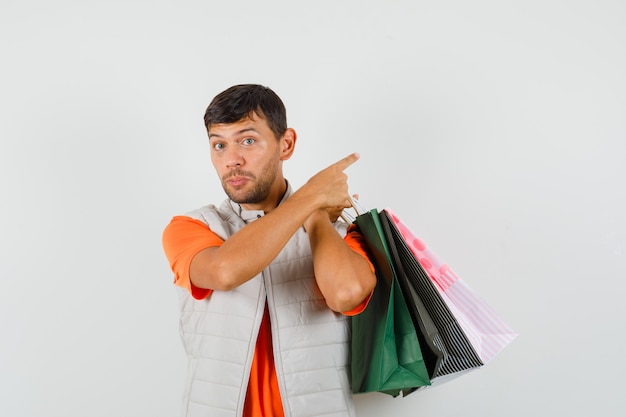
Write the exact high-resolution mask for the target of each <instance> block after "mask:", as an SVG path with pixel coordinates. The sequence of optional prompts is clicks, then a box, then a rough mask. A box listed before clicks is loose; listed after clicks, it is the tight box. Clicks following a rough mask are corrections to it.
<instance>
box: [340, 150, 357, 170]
mask: <svg viewBox="0 0 626 417" xmlns="http://www.w3.org/2000/svg"><path fill="white" fill-rule="evenodd" d="M360 157H361V156H360V155H359V154H358V153H356V152H355V153H352V154H350V155H348V156H346V157H345V158H342V159H340V160H339V161H337V162H335V166H336V167H337V168H339V169H340V170H342V171H343V170H345V169H346V168H348V167H349V166H350V165H352V164H354V163H355V162H356V161H358V160H359V158H360Z"/></svg>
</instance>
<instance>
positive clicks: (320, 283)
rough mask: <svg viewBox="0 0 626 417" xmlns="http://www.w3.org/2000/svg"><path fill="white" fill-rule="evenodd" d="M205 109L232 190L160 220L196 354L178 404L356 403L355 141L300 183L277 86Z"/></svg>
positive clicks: (329, 408)
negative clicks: (290, 162) (345, 217)
mask: <svg viewBox="0 0 626 417" xmlns="http://www.w3.org/2000/svg"><path fill="white" fill-rule="evenodd" d="M204 122H205V125H206V127H207V131H208V135H209V144H210V147H211V162H212V163H213V166H214V167H215V170H216V171H217V174H218V176H219V178H220V180H221V182H222V187H223V188H224V191H225V192H226V194H227V196H228V199H227V200H226V201H224V202H223V203H222V204H221V205H220V206H219V207H216V206H213V205H209V206H205V207H202V208H200V209H198V210H195V211H192V212H190V213H188V214H187V215H185V216H176V217H174V218H173V219H172V221H171V222H170V224H169V225H168V226H167V227H166V228H165V230H164V232H163V247H164V250H165V253H166V255H167V258H168V260H169V262H170V265H171V267H172V271H173V272H174V276H175V283H176V285H177V286H178V287H179V288H180V289H181V293H180V294H181V336H182V339H183V343H184V346H185V350H186V352H187V356H188V359H189V369H188V380H187V384H186V390H185V398H184V411H183V415H184V416H188V417H199V416H266V417H267V416H283V415H284V416H293V417H300V416H319V415H325V416H337V417H339V416H352V415H354V407H353V403H352V397H351V389H350V386H349V369H350V364H349V352H350V327H349V316H350V315H353V314H358V313H359V312H360V311H362V310H363V309H364V308H365V305H366V304H367V301H368V300H369V296H370V295H371V293H372V291H373V289H374V286H375V283H376V278H375V275H374V272H373V267H372V264H371V263H370V262H369V260H368V259H367V254H366V249H365V246H364V244H363V241H362V238H361V236H360V235H359V234H358V231H357V230H355V228H354V227H352V226H350V227H348V225H347V224H346V223H344V222H341V221H336V220H337V218H338V216H339V214H340V213H341V210H343V209H344V208H347V207H350V205H351V204H350V196H349V193H348V185H347V176H346V174H345V173H344V170H345V169H346V168H347V167H348V166H350V165H351V164H353V163H354V162H355V161H356V160H357V159H358V155H357V154H352V155H349V156H347V157H346V158H344V159H342V160H340V161H339V162H337V163H335V164H333V165H331V166H329V167H328V168H326V169H324V170H322V171H320V172H319V173H317V174H316V175H314V176H313V177H312V178H310V179H309V180H308V181H307V182H306V183H305V184H304V185H303V186H302V187H301V188H299V189H298V190H297V191H295V192H293V191H292V189H291V186H290V185H289V183H288V182H287V181H286V179H285V177H284V176H283V161H285V160H287V159H289V158H290V157H291V156H292V155H293V152H294V149H295V145H296V139H297V136H296V132H295V130H293V129H291V128H288V127H287V121H286V112H285V107H284V105H283V103H282V101H281V99H280V98H279V97H278V96H277V95H276V94H275V93H274V92H273V91H272V90H270V89H269V88H266V87H263V86H260V85H249V84H248V85H237V86H233V87H231V88H229V89H227V90H225V91H224V92H222V93H220V94H218V95H217V96H216V97H215V98H214V99H213V101H212V102H211V104H210V105H209V107H208V108H207V110H206V113H205V118H204Z"/></svg>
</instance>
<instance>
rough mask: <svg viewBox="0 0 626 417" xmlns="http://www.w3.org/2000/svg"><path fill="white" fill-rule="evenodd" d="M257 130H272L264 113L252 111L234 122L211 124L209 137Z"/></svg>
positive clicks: (263, 131) (265, 131) (261, 131)
mask: <svg viewBox="0 0 626 417" xmlns="http://www.w3.org/2000/svg"><path fill="white" fill-rule="evenodd" d="M247 131H256V132H258V133H267V132H271V131H272V130H271V129H270V126H269V124H268V123H267V120H266V119H265V117H264V116H263V114H259V113H256V112H251V113H250V114H248V115H247V116H245V117H243V118H241V119H239V120H237V121H236V122H233V123H214V124H211V125H210V126H209V129H208V132H209V137H212V136H222V135H223V134H227V133H229V134H235V133H237V132H247Z"/></svg>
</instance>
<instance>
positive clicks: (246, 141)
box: [243, 138, 256, 145]
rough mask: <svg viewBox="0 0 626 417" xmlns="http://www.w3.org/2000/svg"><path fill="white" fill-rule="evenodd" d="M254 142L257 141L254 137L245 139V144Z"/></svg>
mask: <svg viewBox="0 0 626 417" xmlns="http://www.w3.org/2000/svg"><path fill="white" fill-rule="evenodd" d="M254 142H256V141H255V139H254V138H245V139H244V140H243V144H244V145H252V144H253V143H254Z"/></svg>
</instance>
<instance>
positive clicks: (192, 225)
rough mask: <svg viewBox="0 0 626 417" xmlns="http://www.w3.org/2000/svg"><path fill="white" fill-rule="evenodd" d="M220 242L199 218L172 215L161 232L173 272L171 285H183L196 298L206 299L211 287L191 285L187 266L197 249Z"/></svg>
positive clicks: (221, 241)
mask: <svg viewBox="0 0 626 417" xmlns="http://www.w3.org/2000/svg"><path fill="white" fill-rule="evenodd" d="M222 243H224V241H223V240H222V238H220V237H219V236H218V235H216V234H215V233H214V232H213V231H212V230H211V229H209V227H208V226H207V225H206V224H205V223H203V222H202V221H200V220H196V219H192V218H191V217H187V216H175V217H173V218H172V220H171V221H170V223H169V224H168V225H167V226H166V227H165V230H164V231H163V250H164V251H165V256H166V257H167V260H168V262H169V264H170V268H171V269H172V272H173V273H174V284H176V285H178V286H179V287H182V288H186V289H187V290H188V291H189V292H190V293H191V295H192V296H193V297H194V298H195V299H197V300H202V299H204V298H207V297H208V296H209V295H210V294H211V292H212V290H210V289H204V288H198V287H196V286H195V285H193V283H192V282H191V278H190V277H189V267H190V265H191V260H192V259H193V257H194V256H196V254H197V253H198V252H200V251H201V250H203V249H206V248H210V247H214V246H220V245H222Z"/></svg>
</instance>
